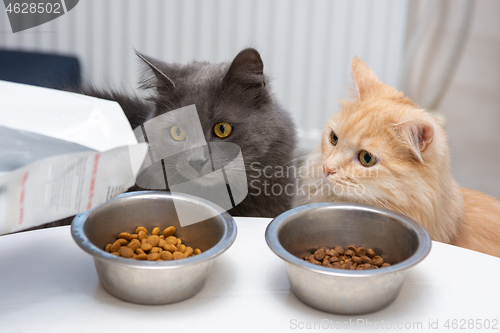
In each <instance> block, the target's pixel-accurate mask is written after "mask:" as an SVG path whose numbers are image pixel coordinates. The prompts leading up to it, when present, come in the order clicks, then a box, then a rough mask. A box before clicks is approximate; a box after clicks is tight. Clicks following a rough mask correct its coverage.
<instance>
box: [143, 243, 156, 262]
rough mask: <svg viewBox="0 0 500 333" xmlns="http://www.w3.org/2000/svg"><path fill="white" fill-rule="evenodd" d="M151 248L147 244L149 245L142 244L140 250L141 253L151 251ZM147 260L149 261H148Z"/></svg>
mask: <svg viewBox="0 0 500 333" xmlns="http://www.w3.org/2000/svg"><path fill="white" fill-rule="evenodd" d="M152 248H153V245H151V244H149V243H146V244H142V245H141V249H142V250H143V251H151V249H152ZM148 260H149V259H148Z"/></svg>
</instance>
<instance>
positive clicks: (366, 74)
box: [351, 57, 383, 99]
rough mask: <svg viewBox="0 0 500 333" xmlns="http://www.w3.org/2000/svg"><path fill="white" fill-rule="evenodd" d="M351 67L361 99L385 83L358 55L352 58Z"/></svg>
mask: <svg viewBox="0 0 500 333" xmlns="http://www.w3.org/2000/svg"><path fill="white" fill-rule="evenodd" d="M351 68H352V77H353V79H354V84H355V85H356V89H357V90H358V95H359V98H360V99H363V97H364V96H365V95H367V94H368V93H369V92H370V90H372V89H373V88H375V87H376V86H379V85H382V84H383V83H382V81H380V80H379V78H378V77H377V75H375V73H374V72H373V71H372V70H371V69H370V67H368V65H367V64H365V63H364V62H363V61H362V60H361V59H359V58H358V57H354V59H352V63H351Z"/></svg>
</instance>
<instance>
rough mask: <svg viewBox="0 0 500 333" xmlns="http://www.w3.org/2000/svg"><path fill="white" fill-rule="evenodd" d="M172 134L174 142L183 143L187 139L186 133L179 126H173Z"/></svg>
mask: <svg viewBox="0 0 500 333" xmlns="http://www.w3.org/2000/svg"><path fill="white" fill-rule="evenodd" d="M170 134H171V135H172V138H174V140H176V141H182V140H184V139H185V138H186V131H184V130H183V129H182V128H180V127H179V126H172V127H171V128H170Z"/></svg>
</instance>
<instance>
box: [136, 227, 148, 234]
mask: <svg viewBox="0 0 500 333" xmlns="http://www.w3.org/2000/svg"><path fill="white" fill-rule="evenodd" d="M141 230H142V231H144V232H145V233H146V234H147V233H148V229H146V228H144V227H137V228H136V229H135V233H136V234H139V231H141Z"/></svg>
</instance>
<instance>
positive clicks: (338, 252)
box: [303, 245, 391, 270]
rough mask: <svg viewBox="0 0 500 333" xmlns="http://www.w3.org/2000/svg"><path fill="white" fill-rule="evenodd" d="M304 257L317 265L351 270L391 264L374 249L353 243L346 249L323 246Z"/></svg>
mask: <svg viewBox="0 0 500 333" xmlns="http://www.w3.org/2000/svg"><path fill="white" fill-rule="evenodd" d="M303 259H304V260H305V261H307V262H310V263H313V264H316V265H321V266H326V267H332V268H339V269H350V270H363V269H377V268H382V267H389V266H390V265H391V264H389V263H386V262H384V259H382V257H380V256H378V255H376V253H375V251H373V250H372V249H368V250H367V249H365V248H364V247H355V246H353V245H350V246H348V247H347V249H346V250H344V248H343V247H341V246H336V247H334V248H333V249H327V248H321V249H318V250H316V251H315V252H314V253H313V254H311V255H310V256H306V257H304V258H303Z"/></svg>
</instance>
